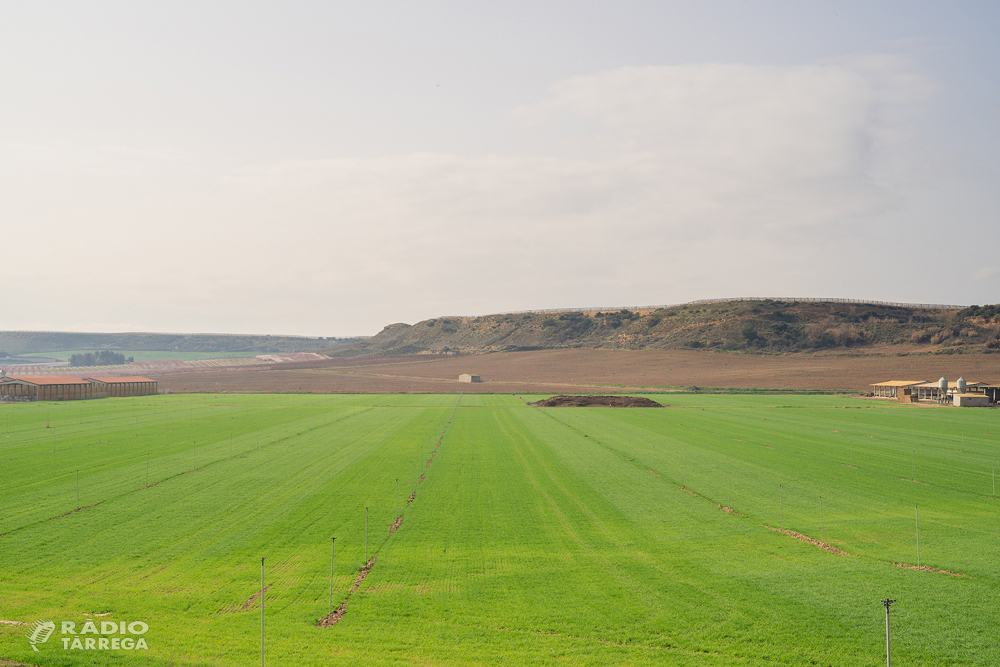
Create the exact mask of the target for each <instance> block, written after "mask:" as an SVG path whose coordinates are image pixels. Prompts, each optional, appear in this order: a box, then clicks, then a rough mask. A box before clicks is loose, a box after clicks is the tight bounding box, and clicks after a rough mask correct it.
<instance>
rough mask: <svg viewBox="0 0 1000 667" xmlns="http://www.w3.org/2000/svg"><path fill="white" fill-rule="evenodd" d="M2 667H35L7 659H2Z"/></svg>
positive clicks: (0, 662)
mask: <svg viewBox="0 0 1000 667" xmlns="http://www.w3.org/2000/svg"><path fill="white" fill-rule="evenodd" d="M0 667H33V666H32V665H29V664H28V663H26V662H16V661H14V660H7V659H6V658H0Z"/></svg>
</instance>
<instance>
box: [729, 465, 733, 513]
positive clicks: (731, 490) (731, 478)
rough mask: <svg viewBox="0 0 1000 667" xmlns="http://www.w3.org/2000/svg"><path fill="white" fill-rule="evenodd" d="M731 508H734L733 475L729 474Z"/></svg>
mask: <svg viewBox="0 0 1000 667" xmlns="http://www.w3.org/2000/svg"><path fill="white" fill-rule="evenodd" d="M729 508H730V509H732V508H733V473H729Z"/></svg>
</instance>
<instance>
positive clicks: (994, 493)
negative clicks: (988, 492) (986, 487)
mask: <svg viewBox="0 0 1000 667" xmlns="http://www.w3.org/2000/svg"><path fill="white" fill-rule="evenodd" d="M990 470H992V471H993V497H994V498H996V497H997V464H996V463H991V464H990Z"/></svg>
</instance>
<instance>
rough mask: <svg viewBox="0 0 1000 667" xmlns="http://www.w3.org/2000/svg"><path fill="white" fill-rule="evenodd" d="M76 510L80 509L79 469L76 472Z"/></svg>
mask: <svg viewBox="0 0 1000 667" xmlns="http://www.w3.org/2000/svg"><path fill="white" fill-rule="evenodd" d="M76 508H77V509H80V469H79V468H77V470H76Z"/></svg>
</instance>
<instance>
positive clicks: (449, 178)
mask: <svg viewBox="0 0 1000 667" xmlns="http://www.w3.org/2000/svg"><path fill="white" fill-rule="evenodd" d="M998 7H1000V5H998V4H997V3H996V2H919V1H913V0H908V1H906V2H871V0H865V1H863V2H840V1H838V2H826V3H819V2H810V3H804V2H800V1H798V0H795V1H788V2H750V1H729V2H721V1H720V2H711V1H705V0H698V1H697V2H693V1H692V2H669V1H666V0H662V1H659V2H622V1H621V0H618V1H616V2H600V3H598V2H586V1H584V2H581V1H580V0H573V1H572V2H543V3H539V2H537V0H535V1H532V2H520V1H510V0H507V1H506V2H478V3H477V2H434V3H420V2H398V3H394V2H352V3H319V2H316V3H304V2H288V1H283V2H280V3H246V2H229V3H226V2H214V3H211V2H210V3H206V2H192V3H183V2H171V3H134V2H121V3H100V2H89V3H69V2H65V3H4V4H3V5H2V6H0V100H2V104H0V248H2V251H3V252H2V256H3V259H4V262H3V274H2V279H0V308H2V315H0V329H46V330H81V331H144V330H151V331H205V332H246V333H251V332H256V333H299V334H314V335H324V336H338V335H339V336H345V335H352V334H373V333H376V332H377V331H379V330H380V329H381V327H382V326H384V325H385V324H388V323H390V322H399V321H403V322H411V323H412V322H415V321H417V320H420V319H425V318H428V317H435V316H440V315H475V314H486V313H494V312H502V311H507V310H520V309H530V308H551V307H563V306H615V305H620V306H627V305H644V304H668V303H678V302H684V301H690V300H694V299H702V298H710V297H730V296H824V297H851V298H868V299H880V300H892V301H907V302H933V303H953V304H971V303H980V304H981V303H996V302H1000V289H998V285H1000V162H998V156H1000V84H998V81H1000V39H997V35H998V34H1000V9H998Z"/></svg>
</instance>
